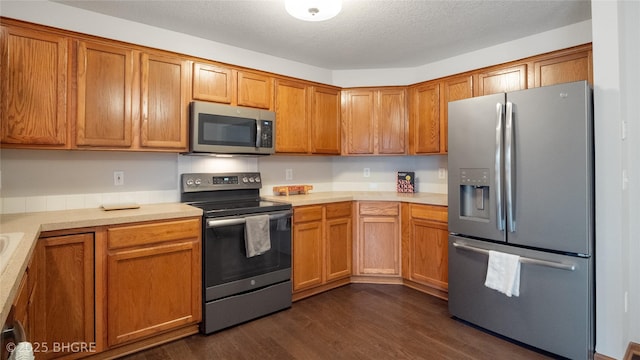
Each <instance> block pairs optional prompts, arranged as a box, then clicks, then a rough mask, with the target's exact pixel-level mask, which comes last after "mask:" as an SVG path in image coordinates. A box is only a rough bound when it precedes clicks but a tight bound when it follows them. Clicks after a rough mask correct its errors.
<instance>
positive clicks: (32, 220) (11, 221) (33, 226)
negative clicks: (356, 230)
mask: <svg viewBox="0 0 640 360" xmlns="http://www.w3.org/2000/svg"><path fill="white" fill-rule="evenodd" d="M262 198H264V199H267V200H273V201H280V202H286V203H290V204H292V205H293V206H303V205H315V204H324V203H331V202H340V201H400V202H409V203H416V204H427V205H439V206H446V205H447V195H446V194H438V193H414V194H405V193H397V192H393V191H330V192H318V193H310V194H307V195H288V196H276V195H270V196H262ZM201 215H202V210H201V209H198V208H195V207H192V206H189V205H185V204H181V203H168V204H151V205H142V206H141V207H140V208H139V209H128V210H114V211H104V210H102V209H78V210H64V211H47V212H37V213H24V214H0V233H3V234H6V233H16V232H17V233H23V235H22V239H21V240H20V242H19V244H18V246H17V248H16V249H15V251H14V252H13V254H12V255H11V257H10V258H9V259H8V263H7V266H6V268H5V269H4V270H3V271H2V273H0V324H4V322H5V320H6V318H7V316H8V314H9V310H10V309H11V304H12V303H13V301H14V299H15V297H16V295H17V291H18V287H19V286H20V279H21V278H22V274H23V273H24V271H25V269H26V267H27V264H28V263H29V260H30V259H31V256H32V254H33V250H34V248H35V244H36V240H37V239H38V237H39V236H40V233H41V232H44V231H54V230H65V229H75V228H83V227H94V226H105V225H117V224H125V223H131V222H139V221H152V220H165V219H172V218H180V217H190V216H201Z"/></svg>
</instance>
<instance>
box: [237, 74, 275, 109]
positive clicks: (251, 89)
mask: <svg viewBox="0 0 640 360" xmlns="http://www.w3.org/2000/svg"><path fill="white" fill-rule="evenodd" d="M237 88H238V105H239V106H249V107H255V108H260V109H271V108H272V103H273V90H272V88H273V79H272V78H271V77H270V76H267V75H263V74H258V73H254V72H250V71H244V70H243V71H240V70H238V74H237Z"/></svg>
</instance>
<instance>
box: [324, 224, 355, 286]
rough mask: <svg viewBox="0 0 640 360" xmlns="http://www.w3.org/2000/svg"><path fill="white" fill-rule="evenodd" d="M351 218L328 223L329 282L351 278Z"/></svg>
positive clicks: (327, 269) (327, 265) (327, 267)
mask: <svg viewBox="0 0 640 360" xmlns="http://www.w3.org/2000/svg"><path fill="white" fill-rule="evenodd" d="M352 227H353V225H352V222H351V217H344V218H336V219H327V221H326V230H325V231H326V273H327V281H331V280H336V279H341V278H344V277H349V276H351V258H352V255H351V249H352V243H351V239H352V237H351V229H352Z"/></svg>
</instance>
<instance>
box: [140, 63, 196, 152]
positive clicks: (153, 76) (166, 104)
mask: <svg viewBox="0 0 640 360" xmlns="http://www.w3.org/2000/svg"><path fill="white" fill-rule="evenodd" d="M189 65H190V62H189V61H187V60H183V59H179V58H171V57H165V56H160V55H154V54H142V57H141V68H140V72H141V75H142V78H141V81H140V85H141V93H140V95H141V110H142V122H141V124H140V142H141V145H142V146H143V147H145V148H169V149H174V150H178V151H180V150H182V151H186V150H187V132H188V127H189V119H188V113H189V111H188V107H189V102H188V101H189V99H188V95H187V92H188V89H189Z"/></svg>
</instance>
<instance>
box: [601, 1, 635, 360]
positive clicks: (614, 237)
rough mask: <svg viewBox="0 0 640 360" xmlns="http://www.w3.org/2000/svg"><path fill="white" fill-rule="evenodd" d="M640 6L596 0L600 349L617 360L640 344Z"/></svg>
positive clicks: (627, 2) (624, 2)
mask: <svg viewBox="0 0 640 360" xmlns="http://www.w3.org/2000/svg"><path fill="white" fill-rule="evenodd" d="M639 4H640V3H638V2H635V1H619V2H618V1H600V0H596V1H592V11H591V13H592V24H593V66H594V83H595V84H596V85H595V88H594V118H595V140H596V239H597V240H596V299H597V300H596V329H597V331H596V350H597V352H598V353H601V354H604V355H607V356H611V357H613V358H616V359H621V358H622V357H623V355H624V352H625V349H626V347H627V344H628V343H629V341H634V342H636V343H640V329H639V326H640V325H639V324H640V308H639V307H640V294H639V286H640V266H639V264H638V263H639V262H638V259H639V258H640V244H639V243H640V240H639V238H638V236H639V234H640V227H639V225H638V219H639V218H640V213H639V211H638V209H639V206H640V196H639V193H638V186H640V181H639V179H638V178H639V175H640V172H639V170H640V157H638V154H640V152H639V151H638V148H639V143H640V130H639V129H638V128H639V127H640V123H639V118H638V117H639V114H640V111H639V106H638V99H640V76H639V75H638V64H639V63H640V56H639V50H638V46H639V44H640V26H639V24H638V19H640V5H639ZM623 124H624V126H626V128H627V131H626V138H625V139H622V127H623ZM623 172H624V173H626V174H627V175H626V176H627V177H628V182H627V183H626V185H625V184H623V179H624V178H625V177H624V176H623Z"/></svg>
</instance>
